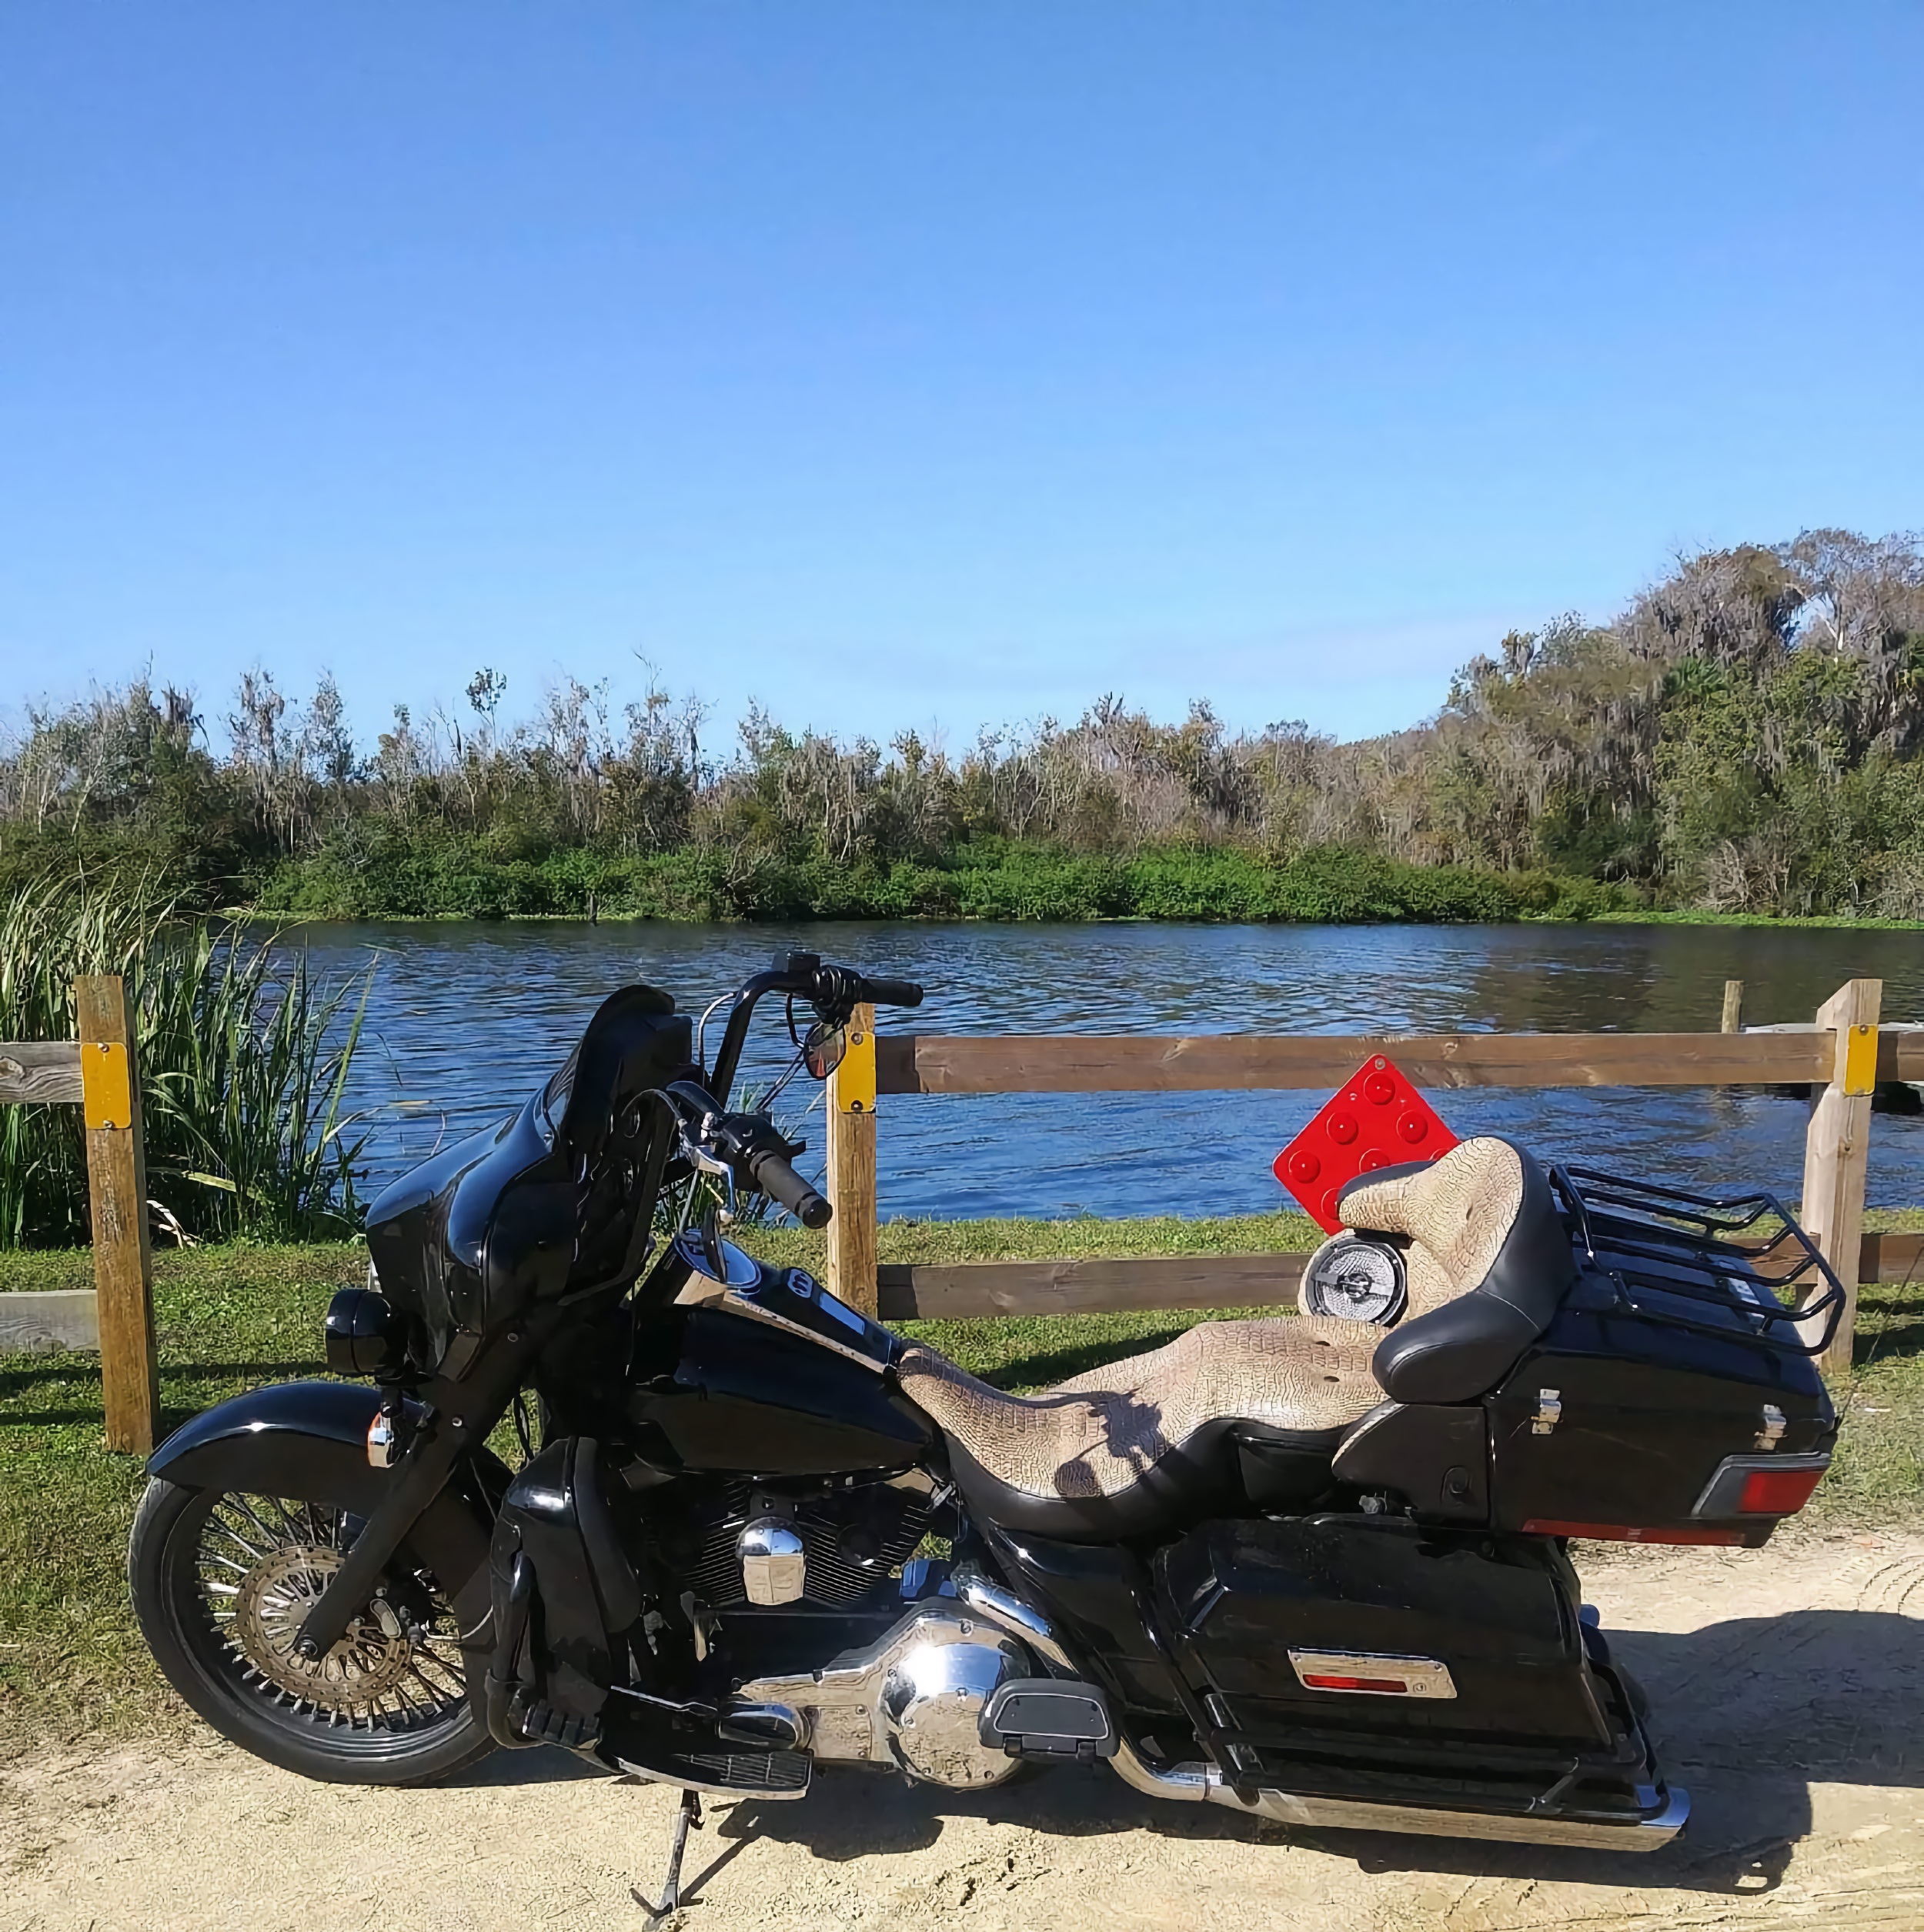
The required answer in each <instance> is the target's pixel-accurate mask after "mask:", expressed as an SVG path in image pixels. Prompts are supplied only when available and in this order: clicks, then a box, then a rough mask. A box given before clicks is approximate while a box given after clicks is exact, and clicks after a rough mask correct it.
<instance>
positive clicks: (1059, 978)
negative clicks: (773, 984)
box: [305, 922, 1924, 1218]
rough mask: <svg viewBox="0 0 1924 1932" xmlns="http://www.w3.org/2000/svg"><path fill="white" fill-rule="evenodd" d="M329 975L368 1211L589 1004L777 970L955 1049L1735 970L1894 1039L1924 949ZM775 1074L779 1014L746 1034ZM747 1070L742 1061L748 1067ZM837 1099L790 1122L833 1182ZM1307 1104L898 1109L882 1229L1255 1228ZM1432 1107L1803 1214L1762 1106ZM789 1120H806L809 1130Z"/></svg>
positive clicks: (1434, 944) (314, 944) (1581, 1014)
mask: <svg viewBox="0 0 1924 1932" xmlns="http://www.w3.org/2000/svg"><path fill="white" fill-rule="evenodd" d="M305 936H306V943H307V946H308V948H309V955H310V957H311V959H312V963H314V965H315V966H316V967H317V968H319V969H321V970H322V972H323V973H333V972H339V971H344V970H347V969H354V968H358V967H363V966H366V963H368V961H369V959H375V960H376V962H377V963H378V964H377V973H376V980H375V986H374V993H373V996H372V1001H371V1003H370V1006H369V1026H368V1035H367V1038H366V1043H365V1045H364V1046H363V1049H362V1057H361V1059H360V1060H359V1063H358V1071H357V1076H356V1081H355V1090H354V1093H353V1104H354V1105H355V1106H357V1107H359V1108H362V1109H366V1110H368V1112H369V1116H370V1119H369V1125H370V1126H371V1128H372V1140H370V1142H369V1147H368V1153H367V1161H368V1166H369V1174H368V1180H367V1192H368V1193H369V1194H370V1195H371V1193H372V1190H373V1189H375V1188H376V1187H378V1186H381V1185H382V1184H384V1183H386V1181H388V1180H391V1179H392V1178H393V1177H394V1176H396V1174H398V1173H401V1172H402V1171H403V1170H405V1169H406V1168H407V1167H408V1166H411V1165H413V1163H415V1162H416V1161H417V1160H422V1159H424V1158H425V1157H426V1156H427V1155H428V1154H429V1153H431V1152H432V1151H433V1149H434V1147H435V1146H436V1143H438V1142H439V1141H440V1140H443V1138H444V1137H446V1136H454V1135H458V1134H459V1133H463V1132H466V1131H469V1130H472V1129H473V1127H475V1126H478V1125H479V1124H481V1123H483V1122H486V1121H487V1120H489V1119H498V1118H499V1117H500V1116H501V1115H502V1114H503V1113H505V1112H506V1110H507V1109H509V1108H510V1107H512V1106H515V1105H516V1104H518V1103H519V1102H520V1100H521V1099H523V1098H524V1097H525V1096H526V1094H527V1093H528V1092H529V1090H530V1089H532V1088H533V1086H535V1085H536V1083H538V1082H539V1081H540V1080H542V1079H544V1078H546V1076H547V1075H548V1073H550V1072H551V1071H552V1070H553V1068H554V1067H555V1066H556V1065H558V1064H559V1062H560V1060H561V1059H563V1056H565V1055H566V1053H567V1051H568V1049H569V1048H570V1046H571V1045H572V1044H573V1042H574V1040H575V1039H576V1037H578V1036H579V1034H580V1030H581V1028H582V1026H583V1024H584V1023H586V1019H587V1018H588V1016H589V1015H590V1013H592V1012H593V1009H594V1008H595V1006H596V1004H597V1003H599V1001H600V999H602V998H603V997H604V996H605V995H606V994H607V993H609V992H610V991H611V990H612V989H613V988H615V987H616V986H620V985H623V984H624V983H627V982H630V981H631V980H635V979H645V980H648V981H650V982H652V983H654V984H656V985H657V986H662V987H663V988H665V989H667V990H668V991H670V992H671V993H673V994H674V995H675V996H676V999H677V1001H678V1002H679V1003H680V1005H681V1006H683V1007H684V1008H686V1009H690V1010H691V1011H699V1010H700V1008H701V1007H703V1006H705V1005H706V1004H707V1003H708V1002H709V1001H710V999H713V998H714V997H715V996H716V995H717V994H719V993H722V992H723V991H725V990H726V989H727V988H728V987H729V986H731V985H733V983H735V982H736V981H737V980H739V979H741V978H743V977H744V976H746V975H747V974H748V973H751V972H753V971H755V970H757V969H759V968H760V967H761V966H764V965H766V964H767V963H769V961H770V959H772V958H773V956H774V955H775V953H777V950H778V949H787V947H789V946H800V947H805V948H807V949H809V950H811V951H815V952H819V953H821V954H822V955H823V956H824V957H825V958H827V959H835V960H838V961H843V962H847V963H850V964H854V965H858V966H863V967H866V968H867V969H870V971H872V972H875V973H888V974H891V975H894V976H899V977H902V978H906V979H919V980H920V981H922V982H923V983H924V984H925V985H926V986H927V988H928V999H927V1003H926V1004H925V1005H924V1006H923V1007H922V1009H920V1012H919V1013H917V1014H915V1015H914V1016H909V1015H906V1014H904V1015H900V1016H897V1017H895V1018H894V1019H893V1020H891V1019H890V1018H889V1016H887V1015H886V1014H885V1015H884V1019H883V1025H884V1028H887V1027H889V1026H891V1025H892V1026H894V1027H895V1028H897V1029H900V1030H902V1031H905V1032H906V1031H917V1032H922V1033H1014V1032H1023V1031H1027V1032H1037V1033H1078V1032H1081V1033H1371V1032H1378V1031H1411V1032H1421V1033H1445V1032H1451V1031H1456V1030H1475V1031H1496V1032H1519V1033H1520V1032H1542V1033H1554V1032H1578V1033H1584V1032H1598V1031H1624V1032H1645V1033H1672V1032H1690V1031H1697V1030H1705V1029H1715V1026H1717V1024H1718V1019H1719V1012H1720V1009H1721V1006H1722V993H1723V983H1724V981H1725V979H1726V978H1735V979H1743V980H1744V981H1745V983H1746V986H1747V991H1746V994H1745V1019H1746V1021H1747V1022H1749V1023H1752V1024H1756V1023H1765V1022H1771V1021H1783V1020H1805V1021H1807V1020H1809V1019H1811V1018H1812V1016H1814V1014H1815V1011H1816V1009H1817V1007H1818V1006H1819V1004H1820V1003H1821V1002H1822V1000H1823V999H1825V998H1827V997H1828V996H1829V994H1830V993H1832V992H1833V991H1835V989H1836V988H1837V987H1838V986H1839V985H1840V984H1841V983H1842V982H1843V981H1844V980H1846V979H1850V978H1852V977H1854V976H1859V975H1864V976H1873V977H1877V978H1881V979H1882V980H1883V981H1884V985H1885V992H1884V1013H1885V1015H1886V1017H1887V1019H1892V1020H1897V1019H1906V1020H1908V1019H1924V936H1920V935H1917V934H1914V933H1870V932H1863V933H1847V932H1830V931H1795V930H1790V931H1778V930H1771V929H1763V928H1758V927H1708V926H1694V927H1693V926H964V925H956V926H891V925H879V924H878V925H867V924H860V923H852V922H851V923H836V924H833V925H818V926H664V925H609V926H586V925H569V924H546V923H543V924H528V925H493V924H486V925H483V924H474V925H466V924H453V925H419V926H416V925H353V926H346V925H340V926H326V925H323V926H310V927H309V928H307V929H306V935H305ZM757 1033H758V1034H759V1035H760V1039H761V1040H762V1042H763V1046H764V1047H765V1048H766V1049H767V1052H766V1053H764V1055H763V1059H762V1061H761V1062H760V1065H761V1066H762V1068H763V1069H764V1070H766V1069H767V1066H768V1065H769V1063H770V1057H771V1056H772V1055H773V1049H774V1046H775V1045H776V1043H777V1040H778V1039H780V1038H782V1037H783V1036H782V1029H781V1023H780V1012H779V1009H770V1010H769V1011H768V1013H767V1023H766V1024H762V1023H758V1026H757ZM754 1070H755V1068H754V1064H753V1063H752V1062H751V1063H750V1066H749V1067H748V1069H747V1073H748V1075H749V1076H750V1077H752V1076H753V1072H754ZM819 1091H820V1090H819V1089H814V1088H812V1087H810V1086H808V1085H807V1083H801V1084H800V1086H799V1087H798V1088H791V1089H790V1093H789V1095H788V1096H784V1099H785V1100H787V1099H791V1098H792V1099H794V1101H795V1103H796V1106H797V1107H798V1108H799V1107H800V1106H801V1105H803V1104H805V1103H812V1104H813V1106H814V1109H815V1111H813V1113H811V1114H810V1115H808V1116H807V1117H806V1119H803V1120H802V1121H801V1122H800V1124H799V1131H800V1132H801V1133H804V1134H805V1135H806V1136H807V1139H808V1140H809V1142H810V1149H811V1151H810V1153H809V1154H808V1155H807V1156H803V1159H802V1160H800V1162H799V1163H797V1164H798V1165H799V1166H801V1168H802V1169H803V1171H804V1172H805V1173H810V1174H815V1173H819V1170H820V1164H821V1163H820V1145H821V1116H820V1100H819ZM1326 1097H1327V1096H1325V1095H1323V1094H1321V1093H1307V1092H1304V1093H1184V1094H1174V1095H1155V1094H1129V1093H1118V1094H1097V1095H1054V1094H1045V1095H994V1096H981V1097H976V1096H952V1095H943V1096H925V1095H917V1096H903V1097H899V1098H888V1097H885V1098H884V1100H883V1102H882V1103H881V1115H880V1131H879V1148H880V1200H881V1209H882V1213H883V1214H884V1216H885V1217H886V1216H898V1215H904V1216H917V1217H921V1218H957V1217H963V1216H976V1215H991V1214H994V1215H1000V1214H1034V1215H1042V1216H1064V1215H1075V1214H1094V1215H1102V1216H1115V1215H1132V1214H1152V1213H1177V1214H1184V1215H1202V1214H1238V1213H1257V1212H1261V1211H1264V1210H1268V1209H1271V1208H1274V1207H1276V1206H1279V1205H1283V1204H1285V1200H1286V1197H1285V1196H1284V1195H1283V1193H1282V1190H1281V1188H1280V1187H1278V1185H1277V1183H1276V1182H1275V1180H1274V1178H1273V1177H1272V1176H1271V1173H1270V1163H1271V1160H1272V1159H1273V1158H1274V1155H1275V1153H1276V1150H1278V1148H1279V1147H1280V1146H1281V1145H1282V1144H1283V1143H1284V1141H1286V1140H1288V1139H1289V1138H1290V1136H1291V1135H1292V1134H1294V1133H1295V1132H1296V1130H1297V1129H1298V1127H1300V1126H1301V1125H1302V1124H1303V1123H1304V1121H1305V1120H1307V1119H1308V1118H1309V1116H1311V1114H1312V1113H1314V1112H1315V1111H1316V1109H1317V1108H1318V1106H1321V1103H1322V1102H1323V1101H1324V1099H1325V1098H1326ZM1431 1099H1433V1100H1434V1101H1435V1103H1436V1105H1437V1106H1438V1111H1440V1112H1441V1114H1442V1115H1443V1116H1444V1118H1445V1119H1446V1120H1447V1121H1448V1123H1449V1124H1450V1125H1451V1126H1452V1127H1453V1128H1454V1129H1455V1130H1456V1131H1457V1132H1458V1133H1459V1134H1462V1135H1465V1136H1467V1135H1469V1134H1471V1133H1483V1132H1498V1133H1509V1134H1513V1135H1515V1136H1517V1137H1518V1139H1519V1140H1522V1141H1524V1142H1525V1143H1526V1144H1528V1145H1529V1146H1532V1147H1534V1148H1535V1149H1537V1150H1538V1151H1539V1152H1541V1153H1544V1154H1545V1155H1547V1156H1553V1157H1562V1158H1566V1159H1578V1160H1586V1161H1589V1162H1593V1163H1596V1164H1598V1165H1601V1166H1610V1167H1615V1168H1617V1169H1619V1170H1624V1171H1628V1172H1631V1173H1638V1174H1641V1175H1643V1176H1646V1177H1648V1178H1649V1179H1652V1180H1670V1181H1672V1182H1674V1183H1678V1184H1680V1185H1683V1186H1704V1187H1712V1188H1715V1187H1719V1186H1759V1185H1767V1186H1772V1187H1774V1188H1776V1189H1779V1190H1782V1191H1784V1192H1785V1193H1788V1194H1789V1195H1791V1196H1795V1194H1796V1193H1797V1192H1798V1190H1799V1176H1800V1175H1801V1173H1802V1160H1803V1153H1802V1150H1803V1132H1804V1121H1805V1110H1804V1109H1803V1107H1802V1106H1799V1104H1798V1103H1796V1102H1795V1101H1794V1100H1789V1099H1782V1098H1779V1097H1776V1096H1772V1095H1770V1094H1769V1093H1764V1092H1761V1091H1756V1090H1742V1089H1727V1090H1724V1091H1715V1090H1706V1089H1689V1088H1685V1089H1675V1088H1669V1089H1665V1088H1643V1089H1609V1088H1605V1089H1562V1090H1552V1091H1548V1092H1543V1091H1537V1092H1529V1091H1525V1092H1506V1091H1502V1090H1490V1091H1482V1092H1446V1093H1435V1094H1432V1095H1431ZM793 1125H794V1123H793V1122H791V1126H793ZM1870 1191H1871V1200H1872V1203H1873V1204H1876V1205H1889V1206H1909V1205H1913V1204H1916V1203H1924V1118H1919V1119H1906V1118H1903V1117H1899V1116H1885V1115H1879V1116H1877V1118H1876V1123H1875V1125H1874V1126H1873V1129H1872V1156H1871V1190H1870Z"/></svg>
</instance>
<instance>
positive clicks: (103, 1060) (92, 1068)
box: [80, 1040, 134, 1127]
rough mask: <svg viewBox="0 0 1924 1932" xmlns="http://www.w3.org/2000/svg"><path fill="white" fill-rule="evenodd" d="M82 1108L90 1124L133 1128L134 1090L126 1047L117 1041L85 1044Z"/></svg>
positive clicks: (82, 1073) (81, 1079)
mask: <svg viewBox="0 0 1924 1932" xmlns="http://www.w3.org/2000/svg"><path fill="white" fill-rule="evenodd" d="M80 1108H81V1113H82V1116H84V1118H85V1120H86V1123H87V1125H88V1126H89V1127H131V1126H132V1125H133V1124H134V1089H133V1083H132V1080H130V1079H129V1078H128V1075H127V1049H126V1048H125V1046H122V1045H121V1044H120V1043H119V1042H118V1041H105V1040H87V1041H84V1042H83V1043H82V1046H81V1049H80Z"/></svg>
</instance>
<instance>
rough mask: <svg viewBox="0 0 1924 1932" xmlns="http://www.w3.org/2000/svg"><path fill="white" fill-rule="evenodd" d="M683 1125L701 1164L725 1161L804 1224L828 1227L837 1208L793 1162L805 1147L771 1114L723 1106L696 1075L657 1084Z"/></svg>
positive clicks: (741, 1180) (742, 1181)
mask: <svg viewBox="0 0 1924 1932" xmlns="http://www.w3.org/2000/svg"><path fill="white" fill-rule="evenodd" d="M658 1091H659V1093H660V1097H661V1099H663V1101H664V1102H666V1104H667V1106H668V1107H669V1109H670V1111H671V1112H672V1113H673V1114H674V1116H675V1117H676V1120H677V1122H678V1123H680V1128H681V1133H682V1139H683V1146H684V1147H687V1148H690V1149H691V1150H693V1151H694V1152H695V1153H696V1156H697V1163H696V1164H697V1166H700V1165H702V1164H704V1163H716V1164H717V1165H718V1166H726V1167H727V1170H728V1171H729V1172H730V1173H731V1174H732V1175H733V1176H734V1179H735V1182H736V1184H737V1186H742V1187H747V1188H752V1189H753V1190H754V1191H755V1192H756V1193H758V1194H766V1195H767V1196H768V1197H769V1199H770V1200H772V1201H777V1202H779V1203H780V1204H781V1205H782V1206H783V1207H785V1208H787V1210H788V1211H789V1212H790V1213H791V1214H793V1216H795V1218H796V1219H797V1220H798V1221H800V1223H801V1224H802V1226H803V1227H805V1228H824V1227H827V1226H828V1224H829V1223H830V1221H831V1220H833V1219H834V1215H835V1210H834V1209H833V1207H832V1206H830V1203H829V1202H828V1201H827V1200H826V1199H825V1198H824V1197H823V1196H822V1195H820V1194H818V1193H817V1192H816V1191H815V1190H814V1189H813V1188H812V1187H811V1186H809V1184H808V1183H807V1181H805V1180H803V1179H802V1177H801V1176H800V1174H798V1173H796V1171H795V1170H794V1169H793V1167H792V1166H790V1164H789V1156H790V1155H791V1154H798V1153H800V1152H801V1143H800V1142H799V1141H797V1143H795V1144H794V1145H793V1146H790V1144H789V1143H788V1142H787V1141H786V1140H783V1138H782V1136H781V1134H780V1132H779V1131H778V1130H777V1128H776V1126H775V1124H774V1123H773V1121H771V1120H770V1119H769V1118H768V1116H767V1115H766V1114H762V1113H729V1112H728V1111H727V1109H725V1108H723V1107H718V1106H716V1104H715V1103H714V1102H713V1099H711V1098H710V1096H709V1095H708V1093H706V1091H705V1090H704V1089H703V1088H701V1087H699V1086H696V1084H695V1083H693V1081H692V1080H676V1081H675V1082H673V1083H672V1084H671V1085H670V1086H666V1087H664V1088H662V1089H658Z"/></svg>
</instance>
